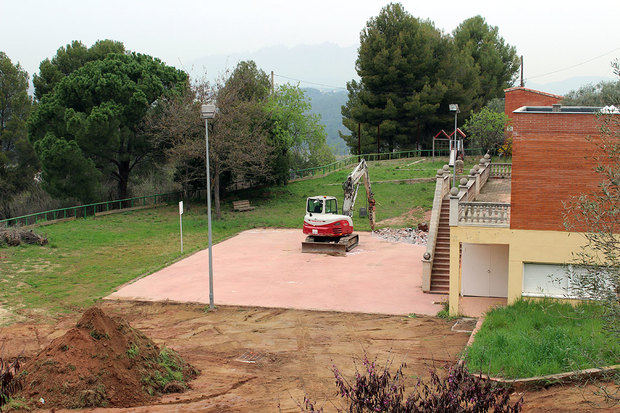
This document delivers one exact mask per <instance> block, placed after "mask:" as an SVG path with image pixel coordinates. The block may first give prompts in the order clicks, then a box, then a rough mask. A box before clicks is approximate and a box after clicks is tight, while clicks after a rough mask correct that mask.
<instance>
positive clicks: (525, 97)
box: [504, 87, 562, 119]
mask: <svg viewBox="0 0 620 413" xmlns="http://www.w3.org/2000/svg"><path fill="white" fill-rule="evenodd" d="M504 92H505V97H506V100H505V103H504V108H505V109H504V111H505V113H506V115H507V116H508V117H509V118H511V119H512V112H513V111H514V110H516V109H519V108H520V107H521V106H551V105H553V104H554V103H559V102H560V101H561V100H562V96H558V95H553V94H551V93H546V92H540V91H538V90H534V89H527V88H524V87H513V88H510V89H506V90H505V91H504Z"/></svg>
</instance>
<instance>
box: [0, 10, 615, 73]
mask: <svg viewBox="0 0 620 413" xmlns="http://www.w3.org/2000/svg"><path fill="white" fill-rule="evenodd" d="M387 3H388V2H384V1H377V0H374V1H372V0H331V1H324V0H313V1H308V0H304V1H297V0H287V1H280V0H261V1H251V0H228V1H221V0H218V1H211V0H205V1H198V0H165V1H162V0H149V1H143V0H123V1H119V0H105V1H100V0H45V1H44V0H39V1H33V0H0V51H3V52H5V53H6V54H7V55H8V56H9V57H10V58H11V60H13V61H14V62H15V61H17V62H19V63H20V64H21V65H22V66H23V67H24V68H25V69H26V70H27V71H28V72H29V73H30V74H31V75H32V74H33V73H35V72H36V71H38V66H39V63H40V62H41V61H42V60H43V59H45V58H46V57H50V58H51V57H52V56H53V55H54V54H55V52H56V50H57V49H58V48H59V47H60V46H62V45H65V44H67V43H69V42H70V41H72V40H74V39H77V40H81V41H82V42H83V43H85V44H87V45H91V44H92V43H94V42H95V41H96V40H98V39H105V38H109V39H114V40H120V41H122V42H124V43H125V46H126V47H127V48H128V49H130V50H133V51H139V52H142V53H147V54H150V55H153V56H156V57H159V58H161V59H162V60H164V61H165V62H167V63H168V64H171V65H173V66H176V67H179V68H187V67H188V66H190V65H192V63H193V62H197V61H201V59H203V60H204V58H205V57H207V56H213V55H218V56H227V55H233V54H234V55H244V54H248V55H249V54H251V53H255V52H257V51H260V50H261V49H264V48H269V47H274V46H285V47H295V46H300V45H319V44H323V43H326V42H327V43H333V44H336V45H339V46H341V47H352V46H354V47H357V46H358V44H359V33H360V31H361V29H362V28H363V27H364V25H365V23H366V21H367V20H368V19H369V18H370V17H372V16H375V15H376V14H377V13H378V12H379V10H380V9H381V7H383V6H384V5H385V4H387ZM402 3H403V5H404V6H405V8H406V9H407V11H409V12H410V13H411V14H413V15H414V16H416V17H420V18H424V19H430V20H432V21H433V22H434V23H435V25H436V26H437V27H438V28H440V29H441V30H443V31H444V32H451V31H452V30H454V29H455V28H456V26H457V25H458V24H459V23H460V22H461V21H463V20H464V19H466V18H468V17H471V16H474V15H477V14H480V15H482V16H484V17H485V18H486V20H487V22H489V23H490V24H492V25H495V26H498V27H499V30H500V34H501V36H503V37H504V39H505V40H506V41H507V42H508V43H510V44H512V45H514V46H516V48H517V51H518V53H519V54H523V55H524V59H525V64H524V72H525V78H526V79H528V80H529V79H531V80H532V81H533V82H536V83H544V82H557V81H561V80H563V79H567V78H570V77H575V76H602V77H609V78H611V77H612V76H613V75H612V71H611V69H610V65H609V64H610V61H611V60H613V59H615V58H620V32H619V31H618V30H617V25H618V23H617V19H618V16H620V2H618V1H617V0H615V1H614V0H609V1H608V0H598V1H596V2H592V1H590V2H587V1H570V0H565V1H562V2H559V1H529V0H522V1H518V2H517V1H510V2H507V1H497V0H493V1H486V0H485V1H473V0H470V1H463V0H461V1H403V2H402ZM601 55H603V56H601ZM315 64H316V65H317V68H321V69H322V70H323V71H325V70H327V69H326V67H327V68H328V67H329V65H330V62H329V59H317V61H316V62H315ZM575 65H577V66H576V67H572V68H569V67H571V66H575ZM566 68H569V69H566ZM207 69H208V68H207ZM265 69H266V70H267V71H269V70H275V71H276V72H277V71H278V68H265ZM560 69H566V70H560ZM317 72H319V70H318V69H317ZM550 72H553V73H550ZM287 75H288V76H291V77H299V76H300V75H299V74H296V73H287ZM303 76H304V77H305V79H304V80H307V81H317V80H316V79H311V78H309V77H312V70H310V72H309V73H308V72H305V73H303Z"/></svg>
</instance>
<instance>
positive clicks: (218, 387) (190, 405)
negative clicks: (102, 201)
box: [0, 302, 588, 413]
mask: <svg viewBox="0 0 620 413" xmlns="http://www.w3.org/2000/svg"><path fill="white" fill-rule="evenodd" d="M101 307H102V308H103V309H104V310H105V311H106V312H107V313H108V314H109V315H112V316H114V315H119V316H122V317H124V318H125V319H126V320H127V321H129V322H130V323H131V325H132V326H133V327H135V328H139V329H140V330H142V332H144V333H145V334H146V335H147V336H149V337H150V338H152V339H153V340H154V341H155V342H156V343H157V344H158V345H166V346H169V347H172V348H173V349H175V350H177V351H178V352H179V353H180V354H181V355H182V356H183V357H184V358H185V360H187V361H188V362H190V363H191V364H193V365H194V366H195V367H197V368H199V369H200V370H201V374H200V375H199V376H198V378H197V379H196V380H195V381H193V382H192V389H191V390H189V391H187V392H186V393H183V394H176V395H170V396H165V397H163V398H162V399H160V401H159V404H157V405H153V406H144V407H138V408H132V409H123V410H114V411H123V412H140V413H143V412H169V411H175V412H190V411H191V412H194V411H200V412H218V411H227V412H228V411H243V412H246V411H252V412H257V411H259V412H262V411H265V412H272V411H278V410H279V409H280V410H281V411H284V412H293V411H299V407H298V405H297V403H299V402H301V401H303V398H304V396H305V395H308V396H309V397H311V398H312V399H313V400H315V401H318V402H319V405H320V404H321V403H325V404H324V407H325V410H326V411H333V410H334V407H333V405H332V404H330V403H331V402H333V403H338V398H337V397H336V396H335V388H334V380H333V375H332V372H331V367H332V366H333V365H336V366H338V367H339V369H340V370H341V371H342V372H343V374H344V375H345V376H350V375H352V374H353V373H354V365H353V360H354V359H356V358H359V357H360V356H361V355H362V354H363V353H364V351H366V352H367V354H368V355H369V357H370V358H375V357H376V358H377V359H378V362H379V363H383V362H384V361H385V360H386V359H387V358H388V357H391V358H392V359H393V360H394V364H400V363H402V362H405V363H407V369H406V374H407V376H408V377H409V378H410V379H411V380H414V379H415V377H416V376H422V377H426V376H427V371H428V367H429V366H430V365H432V364H433V363H435V364H436V365H438V366H442V365H443V364H444V363H445V361H448V360H455V359H456V358H457V357H458V354H459V352H460V351H461V350H462V349H463V347H464V346H465V343H466V341H467V339H468V338H469V335H468V334H466V333H455V332H452V331H451V326H452V324H453V322H449V321H445V320H441V319H437V318H432V317H419V318H408V317H403V316H386V315H373V314H347V313H334V312H313V311H299V310H285V309H268V308H242V307H220V308H218V309H216V310H215V311H212V312H205V311H204V309H205V307H204V306H199V305H190V304H183V305H181V304H166V303H132V302H103V303H102V304H101ZM77 317H78V315H77V314H76V315H73V316H69V317H67V318H64V319H62V320H60V321H59V322H58V323H57V324H56V325H55V326H52V325H47V324H41V325H36V324H26V323H22V324H14V325H12V326H10V327H3V328H0V338H1V340H2V341H3V342H0V351H1V352H2V353H3V354H1V355H2V356H5V357H6V356H8V357H10V356H15V355H17V354H20V353H21V354H23V355H24V356H26V357H30V356H32V355H34V354H35V353H36V352H37V351H38V350H39V349H40V348H42V347H43V346H44V345H45V344H47V343H48V342H49V341H50V340H51V339H53V338H54V337H58V336H60V335H61V334H63V333H64V332H65V331H66V330H67V329H69V328H70V327H71V326H72V324H73V323H75V321H76V320H77ZM3 343H4V345H3ZM564 390H565V391H564V393H562V394H563V396H562V397H561V398H558V397H555V396H554V391H553V388H552V389H549V390H545V391H542V392H537V393H528V394H527V395H526V397H527V399H526V400H528V399H531V400H532V402H533V403H532V405H531V406H530V408H532V407H535V409H533V410H552V409H554V408H555V409H556V410H557V407H558V405H559V406H562V407H566V408H568V409H569V410H576V409H582V410H587V407H588V406H587V405H584V404H580V401H583V397H581V393H580V392H577V391H574V389H573V390H571V389H568V390H566V389H564ZM328 400H329V401H328ZM526 406H527V404H526ZM95 411H110V410H108V409H97V410H95Z"/></svg>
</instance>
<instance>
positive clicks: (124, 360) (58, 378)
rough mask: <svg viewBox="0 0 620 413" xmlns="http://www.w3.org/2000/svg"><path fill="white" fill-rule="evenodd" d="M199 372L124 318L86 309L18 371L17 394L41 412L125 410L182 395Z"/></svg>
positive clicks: (96, 309) (97, 309) (93, 309)
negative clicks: (163, 396)
mask: <svg viewBox="0 0 620 413" xmlns="http://www.w3.org/2000/svg"><path fill="white" fill-rule="evenodd" d="M196 375H197V371H196V370H195V369H194V368H193V367H192V366H190V365H189V364H187V363H185V362H184V361H183V360H182V359H181V358H180V357H179V356H178V355H177V354H176V353H174V352H173V351H172V350H170V349H166V348H164V349H162V350H160V349H159V348H158V347H157V346H156V345H155V343H153V342H152V341H151V340H150V339H149V338H147V337H146V336H145V335H144V334H142V333H141V332H140V331H138V330H136V329H133V328H132V327H131V326H130V325H129V324H128V323H126V322H125V321H123V320H122V319H115V320H113V319H111V318H110V317H108V316H107V315H106V314H105V313H104V312H103V311H101V309H99V308H91V309H89V310H87V311H86V312H85V313H84V315H83V316H82V319H81V320H80V321H79V322H78V323H77V325H76V326H75V327H74V328H72V329H71V330H69V331H68V332H67V333H66V334H65V335H64V336H62V337H59V338H57V339H55V340H54V341H52V342H51V343H50V344H49V346H47V347H46V348H45V349H44V350H43V351H41V352H40V353H39V354H38V355H37V356H36V357H34V358H33V359H31V360H29V361H28V362H27V363H26V364H25V365H24V366H23V368H22V370H21V374H20V376H19V379H20V380H21V382H22V384H23V390H22V391H21V392H20V394H21V396H22V397H24V398H25V399H26V400H27V401H28V402H29V404H32V405H37V406H38V407H43V406H42V405H41V403H40V402H39V400H40V399H43V400H44V401H45V402H44V407H68V408H80V407H99V406H101V407H103V406H108V407H129V406H136V405H143V404H147V403H149V402H151V401H153V399H154V398H155V397H156V396H158V395H160V394H161V393H164V392H174V391H182V390H184V389H185V388H186V387H187V385H186V382H187V381H188V380H190V379H193V378H194V377H195V376H196Z"/></svg>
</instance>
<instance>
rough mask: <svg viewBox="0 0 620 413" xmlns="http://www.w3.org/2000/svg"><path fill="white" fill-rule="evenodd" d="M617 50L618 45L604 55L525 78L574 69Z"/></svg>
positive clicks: (534, 77) (618, 48) (619, 48)
mask: <svg viewBox="0 0 620 413" xmlns="http://www.w3.org/2000/svg"><path fill="white" fill-rule="evenodd" d="M616 50H620V47H616V48H615V49H613V50H610V51H608V52H606V53H603V54H602V55H598V56H596V57H593V58H591V59H588V60H584V61H583V62H581V63H577V64H574V65H572V66H568V67H564V68H562V69H557V70H554V71H551V72H548V73H543V74H541V75H536V76H530V77H528V78H526V79H525V80H530V79H536V78H538V77H543V76H547V75H551V74H554V73H558V72H563V71H564V70H568V69H572V68H574V67H578V66H582V65H585V64H586V63H590V62H591V61H593V60H596V59H600V58H601V57H603V56H607V55H608V54H610V53H613V52H615V51H616Z"/></svg>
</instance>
